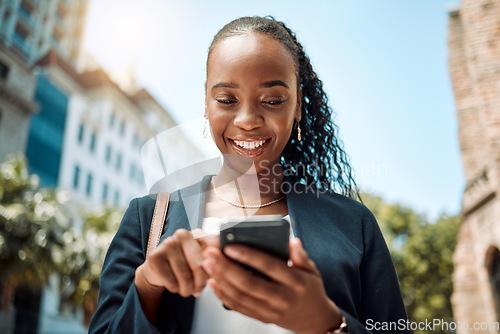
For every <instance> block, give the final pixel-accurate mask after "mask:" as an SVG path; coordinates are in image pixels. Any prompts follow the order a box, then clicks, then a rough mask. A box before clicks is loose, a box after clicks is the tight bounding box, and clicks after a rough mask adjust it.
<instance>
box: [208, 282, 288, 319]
mask: <svg viewBox="0 0 500 334" xmlns="http://www.w3.org/2000/svg"><path fill="white" fill-rule="evenodd" d="M207 284H208V285H209V286H210V288H211V289H212V291H213V292H214V293H215V295H216V296H217V298H219V300H220V301H221V302H222V303H223V304H224V306H226V307H227V308H229V309H231V310H233V311H236V312H239V313H241V314H243V315H246V316H248V317H251V318H254V319H257V320H260V321H262V322H264V323H270V322H274V321H273V320H275V319H279V318H280V317H281V314H280V313H279V312H278V311H277V310H275V309H272V308H270V307H269V304H267V303H266V302H265V301H262V300H260V299H255V298H252V297H250V296H244V295H241V294H238V295H236V296H237V297H235V295H231V292H230V290H227V289H224V288H222V287H221V286H220V282H219V281H217V280H215V279H214V278H210V279H209V280H208V283H207Z"/></svg>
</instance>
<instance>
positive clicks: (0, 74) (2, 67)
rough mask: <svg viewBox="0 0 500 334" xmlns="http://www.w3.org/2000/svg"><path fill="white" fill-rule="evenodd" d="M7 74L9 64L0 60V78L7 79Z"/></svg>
mask: <svg viewBox="0 0 500 334" xmlns="http://www.w3.org/2000/svg"><path fill="white" fill-rule="evenodd" d="M8 76H9V66H7V64H4V63H2V62H1V61H0V79H3V80H7V77H8Z"/></svg>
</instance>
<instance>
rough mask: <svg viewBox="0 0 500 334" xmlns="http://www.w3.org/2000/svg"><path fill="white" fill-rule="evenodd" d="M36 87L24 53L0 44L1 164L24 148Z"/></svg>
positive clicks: (34, 105) (33, 110)
mask: <svg viewBox="0 0 500 334" xmlns="http://www.w3.org/2000/svg"><path fill="white" fill-rule="evenodd" d="M35 85H36V78H35V76H34V75H33V73H32V71H31V67H30V66H28V65H27V61H26V58H25V57H24V56H23V54H21V53H20V52H19V51H18V50H16V49H11V48H7V47H6V46H5V44H4V43H3V42H2V41H0V162H2V161H3V160H4V159H5V157H6V155H7V154H9V153H14V152H24V150H25V148H26V140H27V137H28V130H29V121H30V119H31V116H32V115H33V113H35V112H36V111H37V110H38V106H37V104H36V103H35V102H34V101H33V94H34V91H35Z"/></svg>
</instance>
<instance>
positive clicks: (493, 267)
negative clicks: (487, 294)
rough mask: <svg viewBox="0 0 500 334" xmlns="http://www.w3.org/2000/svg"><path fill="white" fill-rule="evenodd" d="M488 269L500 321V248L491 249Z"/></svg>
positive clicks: (488, 257)
mask: <svg viewBox="0 0 500 334" xmlns="http://www.w3.org/2000/svg"><path fill="white" fill-rule="evenodd" d="M487 267H488V273H489V274H490V282H491V287H492V292H493V299H494V300H495V304H496V305H495V306H496V309H497V318H498V319H497V320H500V251H499V250H498V248H496V247H490V249H489V250H488V255H487Z"/></svg>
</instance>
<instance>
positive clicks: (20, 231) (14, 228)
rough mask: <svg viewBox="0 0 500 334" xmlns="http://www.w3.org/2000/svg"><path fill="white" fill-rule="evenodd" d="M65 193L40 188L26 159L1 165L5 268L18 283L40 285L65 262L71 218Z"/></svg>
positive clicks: (0, 253)
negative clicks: (30, 173)
mask: <svg viewBox="0 0 500 334" xmlns="http://www.w3.org/2000/svg"><path fill="white" fill-rule="evenodd" d="M67 199H68V197H67V194H65V193H64V192H56V191H54V190H51V189H40V188H39V180H38V177H36V176H34V175H29V174H28V171H27V168H26V161H25V159H24V157H23V156H22V155H18V156H11V157H9V158H8V159H7V160H6V161H5V162H4V163H3V164H2V165H0V267H1V268H2V273H1V274H2V275H3V276H4V277H7V278H8V279H9V280H10V281H12V282H14V283H16V284H17V283H28V284H31V285H36V286H41V285H42V284H44V283H45V282H47V280H48V277H49V275H50V274H51V273H54V272H57V271H58V269H59V268H60V267H61V266H62V265H63V264H64V260H65V256H64V253H65V251H67V250H68V246H69V245H68V242H67V241H68V239H69V238H71V237H72V235H71V232H70V231H69V228H70V225H71V220H70V218H69V217H70V216H69V215H68V213H67V212H66V210H65V207H64V205H63V204H64V202H66V201H67Z"/></svg>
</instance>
